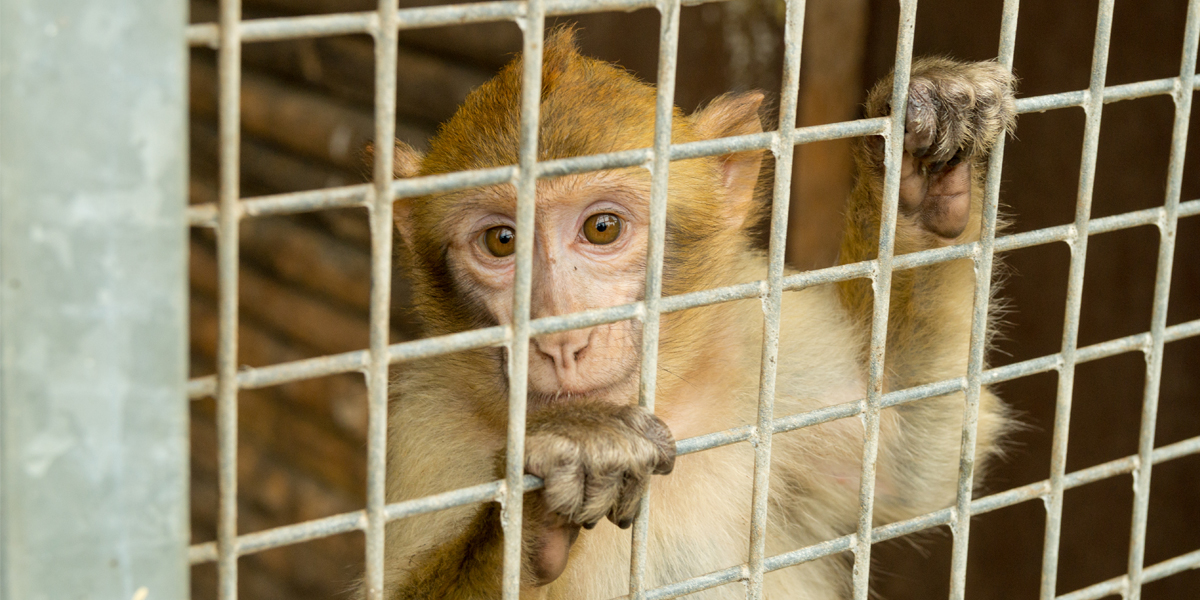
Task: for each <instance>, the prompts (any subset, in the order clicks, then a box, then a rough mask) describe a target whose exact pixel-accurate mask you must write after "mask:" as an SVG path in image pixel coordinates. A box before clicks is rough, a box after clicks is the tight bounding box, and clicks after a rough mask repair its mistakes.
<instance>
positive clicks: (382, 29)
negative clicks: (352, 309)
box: [364, 0, 399, 600]
mask: <svg viewBox="0 0 1200 600" xmlns="http://www.w3.org/2000/svg"><path fill="white" fill-rule="evenodd" d="M398 1H399V0H379V9H378V13H377V20H376V21H374V22H377V24H378V27H377V28H373V31H372V32H371V33H372V35H373V37H374V43H375V140H376V143H375V160H374V164H373V165H372V167H373V181H372V184H373V187H372V191H373V192H374V193H373V194H372V198H371V200H372V202H371V204H370V205H369V215H370V228H371V299H370V315H369V319H370V345H371V349H370V352H369V353H368V359H369V362H370V364H369V367H368V369H367V372H366V378H367V509H366V520H367V522H366V576H365V578H364V579H365V581H364V584H365V587H366V590H365V592H366V598H367V600H383V586H384V581H383V571H384V569H383V543H384V526H385V525H386V522H387V518H386V516H385V515H384V512H383V511H384V506H385V505H386V504H387V496H386V494H387V469H386V467H387V465H386V459H387V434H388V426H387V416H388V365H389V364H391V360H390V353H389V350H388V344H389V343H390V342H391V340H390V339H389V336H390V334H391V326H390V323H389V320H390V317H391V304H392V228H393V227H394V225H393V224H392V193H391V188H392V177H393V172H392V169H393V167H392V160H393V157H394V155H395V146H394V145H393V143H392V140H394V139H396V56H397V53H398V52H399V45H398V44H399V39H398V37H399V36H398V33H397V29H396V10H397V8H398V6H399V4H398Z"/></svg>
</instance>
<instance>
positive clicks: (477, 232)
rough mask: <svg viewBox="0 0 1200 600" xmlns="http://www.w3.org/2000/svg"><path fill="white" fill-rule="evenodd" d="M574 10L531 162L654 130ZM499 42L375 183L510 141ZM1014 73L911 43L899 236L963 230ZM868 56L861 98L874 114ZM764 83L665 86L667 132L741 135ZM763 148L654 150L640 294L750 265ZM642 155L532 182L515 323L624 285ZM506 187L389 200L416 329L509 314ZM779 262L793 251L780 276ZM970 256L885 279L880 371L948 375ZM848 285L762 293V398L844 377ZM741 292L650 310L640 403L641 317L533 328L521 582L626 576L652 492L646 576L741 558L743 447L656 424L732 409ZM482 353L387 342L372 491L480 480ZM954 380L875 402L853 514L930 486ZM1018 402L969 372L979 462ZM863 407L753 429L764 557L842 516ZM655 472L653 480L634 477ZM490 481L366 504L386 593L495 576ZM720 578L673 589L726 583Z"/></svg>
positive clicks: (698, 283) (744, 314) (756, 364)
mask: <svg viewBox="0 0 1200 600" xmlns="http://www.w3.org/2000/svg"><path fill="white" fill-rule="evenodd" d="M575 38H576V33H575V30H574V29H573V28H571V27H566V28H560V29H557V30H555V31H553V32H551V33H550V34H549V35H548V36H547V38H546V41H545V45H544V58H543V72H542V88H541V97H540V102H541V113H540V123H539V132H538V136H539V137H538V159H539V160H542V161H544V160H552V159H558V158H565V157H573V156H583V155H590V154H598V153H605V152H613V151H621V150H629V149H637V148H646V147H650V146H651V145H652V141H653V123H654V114H655V94H656V92H655V88H654V87H653V86H652V85H650V84H648V83H645V82H643V81H641V80H639V79H638V78H637V77H635V76H634V75H632V74H631V73H629V72H627V71H625V70H623V69H622V68H620V67H619V66H616V65H613V64H610V63H606V62H603V61H600V60H598V59H593V58H589V57H586V56H583V55H582V54H581V53H580V52H579V49H578V45H577V42H576V39H575ZM521 72H522V58H520V57H517V58H515V59H514V60H513V61H512V62H511V63H509V64H508V65H507V66H506V67H504V68H503V69H502V70H501V71H500V72H499V74H498V75H497V76H496V77H495V78H494V79H492V80H490V81H489V82H487V83H485V84H484V85H482V86H481V87H479V88H478V89H476V90H475V91H473V92H472V93H471V94H470V95H469V97H468V98H467V99H466V100H465V102H464V104H463V105H462V106H461V107H460V108H459V109H458V111H457V113H456V114H455V115H454V116H453V117H452V118H451V119H450V120H449V121H448V122H446V123H445V124H443V125H442V126H441V128H440V129H439V130H438V132H437V133H436V135H435V136H434V138H433V139H432V140H431V141H430V143H429V149H428V151H427V152H426V153H424V154H422V153H419V152H417V151H416V150H414V149H413V148H411V147H410V146H408V145H406V144H404V143H402V142H399V141H397V142H396V146H395V148H396V153H395V173H396V176H397V177H415V176H426V175H434V174H441V173H450V172H455V171H463V170H468V169H479V168H487V167H495V166H501V165H512V164H516V163H517V162H518V159H517V156H518V148H519V132H518V128H519V121H520V117H519V113H520V100H519V98H520V87H521V86H520V79H521V78H520V75H521ZM1014 88H1015V83H1014V79H1013V77H1012V75H1011V74H1010V73H1009V72H1008V71H1007V70H1006V69H1004V68H1003V67H1001V66H1000V65H998V64H997V63H995V62H973V63H965V62H956V61H953V60H950V59H945V58H923V59H917V60H915V61H914V62H913V65H912V76H911V83H910V86H909V90H908V93H909V101H908V108H907V113H906V115H905V116H906V133H905V136H904V139H903V140H902V142H903V144H904V153H903V161H902V168H901V182H900V192H899V196H900V198H899V213H898V216H897V222H896V232H895V238H894V240H895V252H896V253H897V254H903V253H908V252H915V251H919V250H925V249H930V248H937V247H944V246H948V245H953V244H961V243H967V242H971V241H975V240H977V239H979V236H980V219H981V217H980V213H981V203H982V201H981V196H982V186H983V183H982V180H983V174H982V173H983V171H984V169H983V168H982V167H983V166H984V165H985V164H986V160H987V156H988V153H989V151H990V149H991V148H992V146H993V145H994V144H995V142H996V140H997V139H998V138H999V137H1000V136H1003V135H1005V134H1006V133H1008V132H1011V131H1013V130H1014V127H1015V110H1014V99H1013V98H1014ZM891 89H892V78H891V76H890V75H889V76H887V77H885V78H884V79H883V80H881V81H880V82H879V83H878V84H877V85H876V86H875V87H874V88H873V90H872V91H871V92H870V93H869V95H868V100H867V103H866V116H867V117H879V116H885V115H888V114H889V113H890V112H891V108H890V106H889V104H890V94H891ZM763 100H764V95H763V94H762V93H761V92H745V93H737V94H726V95H724V96H720V97H718V98H716V99H715V100H712V101H711V102H710V103H709V104H707V105H706V106H704V107H702V108H700V109H698V110H697V111H695V112H694V113H691V114H684V113H683V111H682V110H680V109H678V108H675V109H674V113H673V118H672V134H671V141H672V143H687V142H695V141H700V140H708V139H715V138H722V137H730V136H738V135H745V134H754V133H760V132H762V131H763V122H762V118H761V117H760V114H759V113H760V110H761V107H762V104H763ZM763 155H764V151H762V150H750V151H742V152H733V153H729V154H725V155H722V156H712V157H704V158H694V159H687V160H680V161H674V162H672V163H671V164H670V169H669V173H668V183H669V185H668V203H667V220H666V234H665V250H664V252H665V258H664V263H663V280H662V281H663V284H662V293H663V294H664V296H669V295H675V294H682V293H688V292H693V291H697V290H704V289H711V288H717V287H721V286H727V285H732V284H738V283H743V282H747V281H759V280H762V279H764V278H765V276H766V271H767V259H766V256H765V252H764V251H763V250H762V249H761V248H760V247H759V246H760V245H761V244H760V243H758V242H756V241H755V235H754V231H755V230H756V228H758V227H760V226H761V225H762V223H763V221H764V217H765V213H766V212H767V210H766V209H767V206H768V204H769V201H768V199H767V198H766V195H767V194H766V193H765V190H764V187H765V186H764V185H762V183H761V182H762V179H764V178H763V177H760V173H761V172H762V171H764V169H765V167H764V165H763V162H764V156H763ZM883 156H884V144H883V141H882V139H881V138H880V137H878V136H876V137H868V138H864V139H861V140H860V141H859V142H858V146H857V149H856V153H855V160H856V166H857V174H856V183H855V186H854V189H853V193H852V195H851V197H850V198H849V200H848V204H847V208H846V212H845V232H844V236H843V242H842V245H841V250H840V257H839V261H840V263H842V264H849V263H854V262H858V261H863V260H869V259H872V258H875V256H876V254H877V248H878V241H877V240H878V237H879V229H880V219H881V217H880V214H881V206H882V203H883V178H884V166H883V165H884V159H883ZM650 186H651V176H650V174H649V173H648V171H647V170H646V169H643V168H641V167H631V168H624V169H615V170H608V171H601V172H591V173H583V174H573V175H564V176H560V177H556V178H552V179H543V180H539V181H538V182H537V189H536V219H535V226H534V232H533V235H534V236H535V241H534V257H533V290H532V299H531V301H532V304H531V306H532V308H531V316H532V317H533V318H539V317H545V316H551V315H561V314H566V313H572V312H578V311H582V310H587V309H595V308H602V307H608V306H616V305H622V304H627V303H633V302H638V301H641V300H643V296H644V280H645V270H646V260H647V259H646V250H647V243H648V242H647V239H648V235H649V234H648V231H647V230H648V226H649V218H650V217H649V197H650ZM515 206H516V192H515V189H514V186H513V185H510V184H504V185H494V186H488V187H484V188H476V189H470V190H465V191H452V192H445V193H436V194H432V195H429V196H424V197H419V198H411V199H401V200H398V201H397V202H396V204H395V210H394V218H395V225H396V230H397V232H398V234H399V235H398V239H399V243H398V244H397V250H396V251H397V256H398V263H399V264H401V265H403V266H404V267H405V268H406V273H407V276H408V278H409V280H410V283H411V286H412V294H413V299H414V301H413V310H414V312H415V313H416V316H417V317H418V319H419V321H420V322H421V324H422V327H423V328H424V333H426V334H428V335H444V334H450V333H454V332H458V331H465V330H470V329H475V328H481V327H487V326H494V325H508V324H511V311H512V302H513V300H512V285H513V272H514V258H515V257H514V252H515V239H516V226H515ZM789 272H790V271H789ZM974 280H975V277H974V273H973V265H972V263H971V261H970V259H959V260H955V261H951V262H943V263H938V264H934V265H929V266H923V267H920V268H915V269H907V270H902V271H897V272H896V273H895V274H894V275H893V277H892V287H891V290H890V294H891V298H890V307H891V308H890V313H889V318H888V324H887V347H886V354H885V356H886V363H885V369H884V373H885V375H884V382H883V385H884V390H885V391H890V390H897V389H902V388H906V387H910V386H914V385H920V384H923V383H930V382H933V381H939V380H942V379H948V378H954V377H961V376H962V375H964V374H965V372H966V368H967V360H968V359H967V355H968V347H969V340H970V330H971V321H972V310H971V306H972V299H973V293H974V292H973V290H974ZM872 304H873V296H872V287H871V283H870V282H869V281H868V280H865V279H853V280H849V281H844V282H840V283H837V284H829V285H821V286H815V287H808V288H805V289H802V290H799V291H790V292H786V293H785V294H784V297H783V304H782V309H781V311H782V312H781V326H780V332H781V333H780V340H779V353H778V356H779V358H778V364H777V383H776V388H777V389H776V399H775V409H774V410H775V415H777V416H784V415H790V414H797V413H801V412H806V411H810V410H814V409H818V408H821V407H826V406H831V405H836V404H840V403H845V402H853V401H857V400H859V399H861V398H863V397H865V396H866V395H867V385H868V380H867V363H868V346H869V338H870V329H871V314H872ZM762 319H763V316H762V304H761V302H760V301H758V300H757V299H750V300H741V301H735V302H726V303H719V304H713V305H708V306H703V307H700V308H693V309H689V310H685V311H678V312H672V313H667V314H663V315H662V316H661V322H660V328H661V329H660V331H661V337H660V344H659V348H658V352H659V359H658V371H659V373H658V378H657V384H656V389H655V397H656V405H655V410H654V411H653V412H651V411H649V410H646V409H645V408H642V407H639V406H638V404H637V397H638V385H639V377H640V364H641V339H642V338H641V336H642V329H641V326H640V324H639V322H637V321H635V320H627V321H620V322H616V323H610V324H605V325H598V326H595V327H590V328H586V329H578V330H571V331H566V332H560V333H554V334H548V335H541V336H537V337H534V338H533V339H531V341H530V352H529V363H528V390H529V391H528V408H527V424H526V444H525V472H526V473H529V474H533V475H536V476H539V477H541V478H542V479H543V480H544V488H543V489H541V490H537V491H532V492H527V494H526V496H525V500H524V515H523V516H524V520H523V530H522V540H523V542H522V544H523V545H522V563H521V597H522V598H537V599H559V598H569V599H579V598H586V599H604V598H612V597H617V596H621V595H624V594H626V593H627V592H628V590H629V587H628V586H629V560H630V540H631V538H630V530H629V526H630V524H631V523H632V522H633V520H634V519H635V517H636V516H637V514H638V510H639V498H640V497H641V496H642V494H643V493H644V492H645V491H646V490H649V494H650V495H649V511H650V517H649V521H648V522H649V525H648V540H649V542H648V551H647V570H646V583H647V585H648V586H650V587H654V586H660V585H665V584H668V583H672V582H675V581H679V580H683V579H686V578H689V577H694V576H697V575H702V574H705V573H709V572H712V571H716V570H719V569H724V568H728V567H731V566H734V565H738V564H743V563H745V562H746V561H747V559H748V555H749V547H750V545H749V544H750V540H749V529H750V513H751V490H752V483H753V482H752V478H753V464H754V456H753V450H752V448H750V446H749V445H748V444H731V445H725V446H721V447H718V448H714V449H711V450H706V451H703V452H696V453H691V454H688V455H684V456H679V457H676V456H675V440H677V439H684V438H688V437H692V436H696V435H701V434H706V433H711V432H715V431H721V430H725V429H728V428H732V427H737V426H742V425H748V424H753V423H755V422H756V415H757V403H758V396H759V391H758V390H759V373H760V366H761V365H760V361H761V345H762V341H763V331H762V330H763V325H762V324H763V320H762ZM507 360H508V358H507V355H506V353H505V350H504V349H503V348H484V349H478V350H471V351H466V352H459V353H455V354H451V355H446V356H439V357H437V358H434V359H426V360H420V361H416V362H413V363H407V364H405V365H403V366H401V367H399V368H397V370H396V371H395V372H394V373H393V377H392V383H391V390H390V393H391V402H390V414H389V440H388V458H387V464H388V477H387V488H388V492H387V493H388V501H389V502H396V501H402V500H407V499H412V498H419V497H422V496H427V495H430V494H434V493H440V492H445V491H449V490H453V489H457V488H462V487H467V486H471V485H476V484H480V483H485V482H488V481H493V480H495V479H497V478H503V477H504V465H505V461H504V454H505V439H506V437H505V436H506V424H507V411H508V400H507V394H508V389H509V383H510V382H509V381H508V380H507V372H508V368H507V367H508V365H507ZM963 410H964V398H963V395H962V394H961V393H954V394H949V395H945V396H938V397H932V398H927V399H923V400H919V401H915V402H911V403H907V404H903V405H899V406H895V407H891V408H887V409H884V410H883V411H881V413H880V426H879V436H880V437H879V451H878V459H877V474H876V486H875V501H874V523H875V524H876V525H880V524H885V523H889V522H894V521H897V520H902V519H906V518H910V517H913V516H916V515H920V514H924V513H927V512H931V511H934V510H938V509H941V508H944V507H947V506H950V505H951V504H953V502H954V499H955V493H956V485H957V478H958V469H959V452H960V443H961V435H962V419H963ZM1013 422H1014V420H1013V418H1012V416H1011V414H1010V411H1009V409H1008V408H1006V406H1005V405H1004V404H1003V403H1002V402H1001V401H1000V400H999V399H998V397H997V396H996V395H995V394H994V393H993V392H992V391H990V390H988V389H987V388H986V387H985V388H984V389H983V391H982V393H981V398H980V404H979V420H978V430H977V446H976V453H975V456H974V457H973V458H974V461H975V464H976V465H977V466H976V470H975V473H976V482H977V483H978V481H979V480H980V479H981V478H982V477H983V474H984V473H985V472H986V470H987V465H988V463H989V461H991V459H993V458H995V457H996V456H997V455H998V454H999V453H1000V452H1001V448H1002V441H1003V438H1004V435H1005V433H1006V431H1008V430H1009V429H1010V428H1011V427H1012V423H1013ZM863 436H864V430H863V425H862V421H861V420H860V419H856V418H846V419H840V420H835V421H831V422H826V423H823V424H820V425H816V426H811V427H807V428H802V429H798V430H795V431H790V432H785V433H777V434H775V436H774V439H773V442H772V444H773V447H772V457H771V465H770V483H769V509H768V525H767V536H766V540H765V544H766V551H767V553H768V556H770V555H775V554H779V553H783V552H787V551H790V550H795V549H797V548H801V547H804V546H807V545H811V544H815V543H819V542H822V541H825V540H828V539H833V538H835V537H838V536H841V535H845V534H847V533H850V532H853V531H854V530H855V527H856V523H857V516H858V506H859V501H858V494H859V486H860V481H859V480H860V477H861V453H862V447H863ZM656 475H657V477H656ZM499 516H500V509H499V507H498V506H497V504H496V503H484V504H475V505H470V506H462V507H457V508H453V509H449V510H442V511H438V512H433V513H429V514H424V515H420V516H416V517H411V518H405V519H400V520H396V521H393V522H391V523H389V524H388V526H387V532H386V541H385V589H384V595H385V598H387V599H388V600H415V599H432V598H448V599H468V598H472V599H474V598H498V597H499V596H500V585H501V584H500V581H501V571H502V561H501V554H502V545H503V544H502V540H503V533H502V531H501V527H500V521H499ZM849 567H850V561H849V560H848V558H847V557H845V556H834V557H830V558H827V559H822V560H817V561H812V562H808V563H804V564H801V565H797V566H793V567H789V568H786V569H780V570H777V571H774V572H771V573H768V574H767V575H766V577H765V579H764V592H765V596H766V597H767V598H774V599H779V598H799V599H803V600H835V599H839V598H846V597H848V596H849V593H850V586H849V581H850V577H849ZM743 595H744V591H743V589H742V586H740V585H725V586H722V587H717V588H713V589H709V590H706V591H704V592H701V593H698V594H694V595H693V596H691V597H696V598H705V599H724V598H740V597H742V596H743Z"/></svg>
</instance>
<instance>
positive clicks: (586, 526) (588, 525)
mask: <svg viewBox="0 0 1200 600" xmlns="http://www.w3.org/2000/svg"><path fill="white" fill-rule="evenodd" d="M599 522H600V521H592V522H591V523H584V524H583V528H584V529H595V528H596V524H597V523H599Z"/></svg>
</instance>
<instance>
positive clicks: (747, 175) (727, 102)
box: [692, 91, 763, 229]
mask: <svg viewBox="0 0 1200 600" xmlns="http://www.w3.org/2000/svg"><path fill="white" fill-rule="evenodd" d="M762 101H763V94H762V92H757V91H754V92H745V93H742V94H725V95H724V96H721V97H719V98H717V99H716V100H713V101H712V102H711V103H709V105H708V106H706V107H704V108H702V109H700V110H699V111H697V112H696V113H695V114H694V115H693V116H692V119H693V122H694V123H695V125H696V128H697V129H698V130H699V132H700V135H701V136H702V137H703V138H704V139H713V138H721V137H732V136H737V135H748V134H752V133H762V130H763V128H762V120H761V119H759V117H758V107H759V106H761V105H762ZM717 160H718V161H720V165H721V183H722V184H724V186H725V191H726V198H727V204H726V206H725V207H724V208H725V215H726V217H727V218H728V219H729V222H730V225H732V226H733V227H736V228H739V229H740V228H741V227H743V226H744V225H745V224H746V220H747V219H748V218H749V217H750V215H752V214H753V213H754V212H755V211H756V210H757V209H758V207H757V206H756V205H755V202H754V189H755V187H756V186H757V184H758V172H759V169H761V168H762V160H763V151H762V150H752V151H749V152H734V153H731V154H725V155H723V156H718V157H717Z"/></svg>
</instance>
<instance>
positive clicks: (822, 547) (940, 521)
mask: <svg viewBox="0 0 1200 600" xmlns="http://www.w3.org/2000/svg"><path fill="white" fill-rule="evenodd" d="M1189 454H1200V436H1197V437H1195V438H1191V439H1189V440H1184V441H1182V442H1178V443H1175V444H1171V445H1170V446H1165V447H1163V448H1159V449H1157V450H1155V451H1154V454H1153V456H1154V464H1159V463H1162V462H1166V461H1168V460H1173V459H1175V458H1179V457H1181V456H1186V455H1189ZM1136 460H1137V455H1132V456H1128V457H1125V458H1123V459H1120V460H1116V461H1113V462H1111V463H1105V464H1104V465H1098V466H1096V467H1092V468H1090V469H1084V470H1083V471H1077V472H1075V473H1071V474H1068V475H1067V476H1066V478H1065V480H1064V486H1063V487H1064V489H1070V488H1075V487H1079V486H1082V485H1085V484H1088V483H1092V482H1094V481H1098V480H1100V479H1103V478H1105V477H1112V476H1115V475H1121V474H1127V473H1130V472H1131V471H1132V470H1133V466H1132V465H1133V462H1134V461H1136ZM1101 474H1103V476H1102V477H1101V476H1098V475H1101ZM1011 492H1018V493H1011ZM1049 492H1050V480H1048V479H1047V480H1044V481H1041V482H1038V483H1035V484H1031V485H1028V486H1023V487H1021V488H1017V489H1016V490H1010V491H1009V492H1004V493H1002V494H996V495H993V496H987V497H985V498H980V499H978V500H974V501H972V502H971V513H972V514H980V513H984V512H990V511H993V510H997V509H999V508H1004V507H1007V506H1012V505H1014V504H1019V503H1021V502H1026V501H1029V500H1034V499H1037V498H1039V497H1041V496H1044V495H1045V494H1048V493H1049ZM952 518H953V509H952V508H944V509H942V510H938V511H935V512H932V513H927V514H924V515H920V516H917V517H914V518H911V519H907V520H904V521H898V522H895V523H889V524H887V525H882V526H879V527H875V528H873V529H872V534H871V537H872V540H873V542H882V541H887V540H891V539H895V538H898V537H901V536H905V535H908V534H911V533H916V532H918V531H922V530H925V529H929V528H932V527H938V526H941V525H948V524H949V523H950V522H951V520H952ZM855 537H856V536H855V534H853V533H851V534H848V535H844V536H842V537H839V538H835V539H832V540H827V541H824V542H821V543H819V544H814V545H812V546H806V547H804V548H799V549H796V550H792V551H790V552H785V553H783V554H777V555H775V556H772V557H770V558H768V559H767V560H766V561H765V567H766V569H765V570H766V571H768V572H770V571H776V570H779V569H783V568H787V567H791V566H795V565H798V564H801V563H805V562H810V561H813V560H817V559H820V558H825V557H827V556H832V555H834V554H838V553H840V552H848V551H850V550H851V549H852V548H853V547H854V544H855V542H856V539H855ZM1195 554H1200V550H1198V551H1196V552H1193V553H1190V554H1187V555H1184V556H1180V557H1177V558H1174V559H1171V560H1169V561H1165V562H1163V563H1159V564H1158V565H1155V566H1154V567H1150V568H1148V569H1147V570H1146V575H1145V578H1144V580H1145V581H1152V580H1154V579H1162V578H1163V577H1167V576H1169V575H1173V574H1175V573H1178V572H1180V571H1183V570H1186V569H1190V568H1197V567H1200V559H1197V558H1196V557H1194V556H1193V555H1195ZM1151 572H1153V573H1154V575H1153V576H1152V575H1151V574H1150V573H1151ZM748 575H749V573H748V570H747V569H746V565H738V566H734V567H729V568H726V569H721V570H719V571H714V572H712V573H707V574H704V575H700V576H698V577H693V578H690V579H686V580H684V581H679V582H675V583H672V584H669V585H665V586H662V587H659V588H655V589H653V590H650V591H649V592H648V593H647V595H646V597H647V598H656V599H666V598H677V597H679V596H684V595H687V594H692V593H695V592H698V591H703V590H706V589H710V588H714V587H717V586H720V585H726V584H729V583H734V582H737V581H744V580H746V579H747V577H748ZM1151 577H1153V579H1151ZM1103 595H1104V594H1100V595H1097V596H1086V597H1087V598H1099V597H1101V596H1103ZM1072 600H1082V598H1072Z"/></svg>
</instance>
